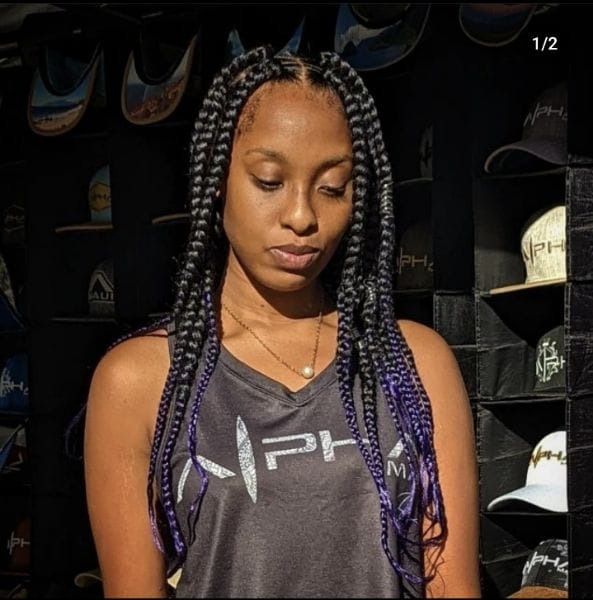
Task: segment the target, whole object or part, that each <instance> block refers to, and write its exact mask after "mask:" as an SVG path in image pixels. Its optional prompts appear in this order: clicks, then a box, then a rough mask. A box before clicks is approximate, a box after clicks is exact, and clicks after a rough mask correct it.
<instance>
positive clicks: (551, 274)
mask: <svg viewBox="0 0 593 600" xmlns="http://www.w3.org/2000/svg"><path fill="white" fill-rule="evenodd" d="M521 256H522V258H523V262H524V265H525V271H526V273H527V277H526V278H525V282H524V283H521V284H516V285H508V286H504V287H499V288H493V289H491V290H490V293H491V294H503V293H506V292H513V291H516V290H523V289H528V288H532V287H539V286H542V285H553V284H557V283H563V282H565V281H566V206H564V205H559V206H555V207H553V208H549V209H541V210H539V211H536V212H535V213H533V214H532V215H531V217H529V219H528V220H527V222H526V223H525V225H524V226H523V234H522V236H521Z"/></svg>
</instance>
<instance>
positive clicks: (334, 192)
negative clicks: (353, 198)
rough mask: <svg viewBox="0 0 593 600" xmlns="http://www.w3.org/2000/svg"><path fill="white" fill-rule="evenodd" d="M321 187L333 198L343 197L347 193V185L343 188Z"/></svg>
mask: <svg viewBox="0 0 593 600" xmlns="http://www.w3.org/2000/svg"><path fill="white" fill-rule="evenodd" d="M321 189H322V190H323V192H324V193H325V194H327V195H328V196H332V197H333V198H341V197H342V196H343V195H344V194H345V193H346V186H344V187H341V188H333V187H323V188H321Z"/></svg>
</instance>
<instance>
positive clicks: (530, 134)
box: [484, 81, 568, 173]
mask: <svg viewBox="0 0 593 600" xmlns="http://www.w3.org/2000/svg"><path fill="white" fill-rule="evenodd" d="M567 122H568V103H567V87H566V82H565V81H562V82H559V83H556V84H555V85H553V86H552V87H549V88H547V89H545V90H544V91H543V92H541V94H540V95H539V96H538V97H537V98H536V100H535V102H534V103H532V104H531V106H530V108H529V111H528V113H527V116H526V117H525V120H524V121H523V135H522V137H521V139H520V140H519V141H517V142H513V143H512V144H506V145H505V146H501V147H500V148H497V149H496V150H494V152H492V153H491V154H490V156H488V158H487V159H486V162H485V164H484V169H485V170H486V172H487V173H515V172H522V171H537V170H541V169H545V168H549V167H550V165H551V164H552V165H566V164H567V162H568V151H567V145H566V136H567Z"/></svg>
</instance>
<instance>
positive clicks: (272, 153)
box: [245, 148, 352, 168]
mask: <svg viewBox="0 0 593 600" xmlns="http://www.w3.org/2000/svg"><path fill="white" fill-rule="evenodd" d="M255 152H257V153H258V154H263V155H264V156H267V157H269V158H273V159H274V160H277V161H279V162H284V163H287V162H288V158H286V156H285V155H284V154H282V152H278V151H276V150H272V149H271V148H251V149H250V150H247V152H245V156H247V155H249V154H253V153H255ZM346 161H350V162H352V156H350V155H349V154H342V155H340V156H335V157H332V158H328V159H327V160H324V161H323V163H321V165H320V168H324V167H334V166H336V165H339V164H340V163H343V162H346Z"/></svg>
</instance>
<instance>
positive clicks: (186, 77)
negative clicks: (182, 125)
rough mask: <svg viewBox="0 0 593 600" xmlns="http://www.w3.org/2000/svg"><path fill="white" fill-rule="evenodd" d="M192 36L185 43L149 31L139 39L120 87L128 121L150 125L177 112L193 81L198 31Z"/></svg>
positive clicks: (132, 51) (122, 103) (127, 64)
mask: <svg viewBox="0 0 593 600" xmlns="http://www.w3.org/2000/svg"><path fill="white" fill-rule="evenodd" d="M189 35H191V37H190V38H189V40H188V39H187V37H188V36H187V35H185V38H186V39H185V41H182V40H179V41H175V40H174V39H173V37H172V36H170V35H169V36H167V39H165V38H164V37H163V36H162V35H161V34H155V33H150V34H148V33H147V32H143V34H142V35H141V36H140V37H139V39H138V40H137V42H136V45H135V47H134V48H133V49H132V50H131V51H130V54H129V56H128V61H127V63H126V67H125V71H124V76H123V80H122V86H121V99H120V102H121V109H122V112H123V114H124V117H125V118H126V120H127V121H129V122H130V123H133V124H134V125H150V124H151V123H157V122H159V121H163V120H164V119H166V118H167V117H169V116H170V115H171V114H172V113H173V112H174V111H175V110H176V109H177V107H178V106H179V104H180V102H181V99H182V98H183V95H184V94H185V92H186V90H187V89H188V83H189V82H190V79H191V77H190V75H191V71H192V68H193V65H194V55H195V50H196V45H197V41H198V37H199V29H198V31H196V32H190V34H189ZM178 37H179V36H178ZM182 39H183V38H182Z"/></svg>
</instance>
